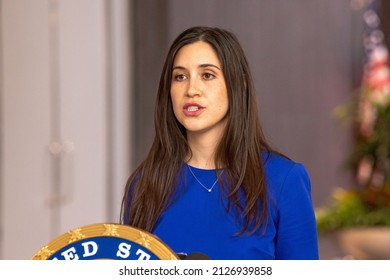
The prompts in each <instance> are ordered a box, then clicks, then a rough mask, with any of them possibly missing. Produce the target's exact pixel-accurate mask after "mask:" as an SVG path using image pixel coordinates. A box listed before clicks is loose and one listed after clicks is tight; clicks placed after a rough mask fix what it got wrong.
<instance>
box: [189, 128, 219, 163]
mask: <svg viewBox="0 0 390 280" xmlns="http://www.w3.org/2000/svg"><path fill="white" fill-rule="evenodd" d="M187 141H188V144H189V146H190V149H191V157H188V158H187V160H186V162H187V163H188V164H189V165H191V166H194V167H198V168H202V169H215V168H216V166H215V152H216V149H217V146H218V143H219V139H217V138H216V137H210V136H208V135H199V134H192V133H187Z"/></svg>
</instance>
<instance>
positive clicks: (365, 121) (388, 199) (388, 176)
mask: <svg viewBox="0 0 390 280" xmlns="http://www.w3.org/2000/svg"><path fill="white" fill-rule="evenodd" d="M366 66H367V67H366V69H365V73H364V77H363V83H362V87H361V88H360V89H359V91H358V94H356V97H357V98H356V99H355V100H354V102H349V103H348V104H343V105H342V106H340V107H338V108H337V109H336V113H337V115H338V116H339V117H341V118H343V119H348V120H352V125H353V129H354V146H353V149H352V152H351V155H350V156H349V157H348V167H349V168H350V169H351V170H352V171H353V174H354V179H355V180H354V187H353V188H352V189H350V190H345V189H336V191H335V193H334V195H333V197H332V201H331V202H330V204H329V205H328V206H327V207H323V208H320V209H317V210H316V218H317V226H318V231H319V232H325V231H329V230H335V229H339V228H346V227H356V226H379V225H382V226H383V225H386V226H388V225H390V69H389V58H388V52H387V49H386V48H385V47H383V46H378V47H376V48H374V49H373V50H372V52H371V53H370V55H369V60H368V64H367V65H366Z"/></svg>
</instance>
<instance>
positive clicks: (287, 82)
mask: <svg viewBox="0 0 390 280" xmlns="http://www.w3.org/2000/svg"><path fill="white" fill-rule="evenodd" d="M371 2H379V1H369V0H338V1H328V0H317V1H306V0H294V1H273V0H244V1H237V0H211V1H208V0H199V1H194V0H165V1H158V0H133V1H132V0H129V1H126V0H82V1H80V0H34V1H30V0H0V178H1V181H0V259H30V258H31V257H32V256H33V255H34V254H35V253H36V252H37V251H38V250H39V249H40V248H41V247H42V246H43V245H45V244H47V243H48V242H49V241H50V240H52V239H53V238H55V237H57V236H58V235H60V234H62V233H65V232H67V231H69V230H70V229H73V228H76V227H80V226H84V225H89V224H93V223H102V222H118V221H119V211H120V204H121V198H122V194H123V189H124V186H125V184H126V180H127V177H128V176H129V174H130V173H131V171H132V169H133V168H134V167H135V165H136V164H137V163H138V162H139V161H140V160H141V159H142V158H143V157H144V156H145V154H146V152H147V150H148V148H149V146H150V144H151V141H152V139H153V134H154V128H153V111H154V100H155V94H156V89H157V86H158V81H159V75H160V72H161V69H162V64H163V60H164V58H165V55H166V53H167V50H168V47H169V45H170V43H171V41H172V40H173V39H174V38H175V37H176V36H177V35H178V33H179V32H181V31H182V30H184V29H185V28H187V27H190V26H193V25H211V26H218V27H222V28H225V29H229V30H231V31H233V32H234V33H235V34H236V35H237V37H238V38H239V40H240V42H241V43H242V46H243V48H244V50H245V52H246V54H247V58H248V60H249V63H250V66H251V68H252V73H253V77H254V80H255V85H256V89H257V94H258V100H259V105H260V115H261V120H262V124H263V127H264V130H265V133H266V135H267V137H268V140H269V142H270V143H271V144H272V145H273V146H274V147H275V148H276V149H278V150H280V151H281V152H283V153H285V154H287V155H288V156H289V157H291V158H292V159H294V160H296V161H299V162H302V163H304V164H305V166H306V168H307V170H308V171H309V173H310V176H311V180H312V194H313V200H314V205H315V207H321V206H322V205H324V204H325V203H327V201H328V197H329V196H330V195H331V193H332V191H333V190H334V188H336V187H345V186H348V185H349V184H350V180H351V174H350V173H349V172H348V170H347V169H346V167H345V159H346V157H347V155H348V153H349V151H350V150H351V146H352V133H351V129H350V128H349V127H346V126H342V125H340V122H338V121H337V120H336V118H335V116H334V110H335V108H336V107H337V106H338V105H340V104H341V103H344V102H346V101H347V100H349V99H350V98H351V96H352V95H353V94H354V91H355V90H356V88H358V87H359V86H360V82H361V76H362V69H363V62H364V60H363V58H364V44H363V42H364V25H363V14H364V12H365V9H366V7H367V5H368V4H369V3H371ZM384 2H386V1H384ZM379 14H380V13H379ZM388 16H390V15H388ZM344 255H345V253H344V252H343V251H342V250H341V249H340V248H339V247H338V246H337V244H336V243H335V242H334V240H333V239H332V238H331V237H322V236H321V237H320V256H321V258H322V259H335V258H343V257H344Z"/></svg>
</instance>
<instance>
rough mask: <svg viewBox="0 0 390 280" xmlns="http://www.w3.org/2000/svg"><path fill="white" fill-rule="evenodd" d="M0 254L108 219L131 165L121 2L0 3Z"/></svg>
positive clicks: (113, 217) (126, 31) (30, 248)
mask: <svg viewBox="0 0 390 280" xmlns="http://www.w3.org/2000/svg"><path fill="white" fill-rule="evenodd" d="M0 5H1V6H0V20H1V23H0V27H1V30H0V36H1V39H0V44H1V46H0V51H1V53H0V62H1V68H0V71H1V72H0V82H1V84H0V85H1V87H0V94H1V103H0V105H1V110H0V112H1V117H0V120H1V126H0V132H1V135H2V137H1V139H0V144H1V150H0V161H1V165H0V168H1V171H0V174H1V181H0V188H1V189H0V190H1V195H0V201H1V202H0V217H1V218H0V230H1V232H0V258H1V259H29V258H31V257H32V256H33V255H34V254H35V253H36V252H37V251H38V250H39V249H40V248H41V247H42V246H44V245H46V244H47V243H48V242H49V241H51V240H52V239H53V238H55V237H57V236H58V235H60V234H62V233H65V232H66V231H68V230H70V229H73V228H75V227H79V226H83V225H88V224H92V223H100V222H117V221H118V219H119V209H120V200H121V196H122V190H123V187H124V185H125V182H126V179H127V176H128V175H129V170H130V158H131V151H130V149H129V147H130V143H129V141H130V131H131V118H130V112H129V107H130V106H129V104H130V102H131V79H130V77H131V68H130V65H131V59H132V57H131V55H130V54H131V49H130V48H131V44H130V40H131V36H132V34H131V32H130V30H131V29H130V26H129V23H130V11H129V9H130V7H129V3H128V1H126V0H116V1H104V0H83V1H78V0H35V1H30V0H2V1H1V2H0Z"/></svg>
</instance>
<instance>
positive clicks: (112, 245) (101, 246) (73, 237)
mask: <svg viewBox="0 0 390 280" xmlns="http://www.w3.org/2000/svg"><path fill="white" fill-rule="evenodd" d="M32 259H33V260H98V259H110V260H179V257H178V256H177V255H176V254H175V253H174V252H173V251H172V249H170V248H169V247H168V246H167V245H166V244H165V243H164V242H163V241H161V240H160V239H159V238H157V237H156V236H154V235H153V234H151V233H149V232H146V231H143V230H140V229H137V228H134V227H130V226H127V225H121V224H93V225H87V226H83V227H80V228H75V229H73V230H70V231H68V232H67V233H64V234H62V235H60V236H59V237H57V238H55V239H53V240H52V241H50V242H49V243H48V244H47V245H46V246H44V247H42V248H41V249H40V250H39V251H38V252H37V253H36V254H35V255H34V256H33V257H32Z"/></svg>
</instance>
